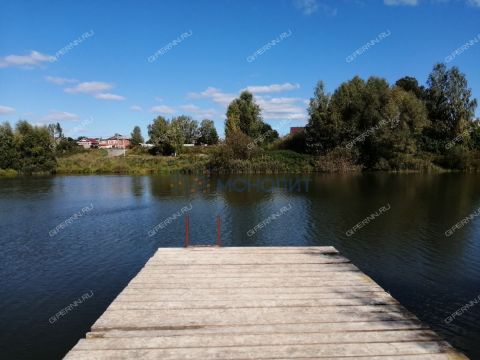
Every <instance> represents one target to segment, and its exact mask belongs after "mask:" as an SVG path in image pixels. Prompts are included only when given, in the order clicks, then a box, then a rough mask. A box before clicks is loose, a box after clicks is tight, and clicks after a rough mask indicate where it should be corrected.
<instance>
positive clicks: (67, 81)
mask: <svg viewBox="0 0 480 360" xmlns="http://www.w3.org/2000/svg"><path fill="white" fill-rule="evenodd" d="M45 80H47V81H48V82H49V83H52V84H56V85H63V84H73V83H76V82H78V80H77V79H67V78H62V77H57V76H45Z"/></svg>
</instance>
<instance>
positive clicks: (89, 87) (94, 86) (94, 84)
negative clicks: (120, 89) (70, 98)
mask: <svg viewBox="0 0 480 360" xmlns="http://www.w3.org/2000/svg"><path fill="white" fill-rule="evenodd" d="M112 87H113V85H112V84H109V83H106V82H101V81H88V82H82V83H80V84H78V85H76V86H74V87H71V88H66V89H65V92H67V93H70V94H73V93H97V92H101V91H105V90H109V89H111V88H112Z"/></svg>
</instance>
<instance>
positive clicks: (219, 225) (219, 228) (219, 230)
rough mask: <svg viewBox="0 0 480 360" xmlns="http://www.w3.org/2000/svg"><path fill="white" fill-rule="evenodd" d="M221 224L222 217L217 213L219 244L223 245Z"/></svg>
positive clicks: (219, 245)
mask: <svg viewBox="0 0 480 360" xmlns="http://www.w3.org/2000/svg"><path fill="white" fill-rule="evenodd" d="M221 226H222V219H221V218H220V216H218V215H217V246H218V247H221V246H222V238H221Z"/></svg>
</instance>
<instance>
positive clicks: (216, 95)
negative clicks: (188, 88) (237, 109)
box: [187, 87, 236, 105]
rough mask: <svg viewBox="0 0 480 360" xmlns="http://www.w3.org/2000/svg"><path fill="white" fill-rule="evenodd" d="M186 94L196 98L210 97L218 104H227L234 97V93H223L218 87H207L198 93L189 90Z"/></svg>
mask: <svg viewBox="0 0 480 360" xmlns="http://www.w3.org/2000/svg"><path fill="white" fill-rule="evenodd" d="M187 96H188V97H189V98H193V99H198V98H210V99H212V100H213V101H214V102H215V103H217V104H220V105H228V104H230V103H231V102H232V100H233V99H235V97H236V95H235V94H230V93H224V92H222V91H220V89H217V88H214V87H208V88H207V89H206V90H205V91H202V92H200V93H195V92H191V93H188V94H187Z"/></svg>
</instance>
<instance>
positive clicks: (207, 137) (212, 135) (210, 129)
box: [198, 119, 218, 145]
mask: <svg viewBox="0 0 480 360" xmlns="http://www.w3.org/2000/svg"><path fill="white" fill-rule="evenodd" d="M199 131H200V137H199V138H198V142H200V143H202V144H207V145H214V144H217V143H218V134H217V129H215V123H214V122H213V120H209V119H204V120H202V122H201V123H200V129H199Z"/></svg>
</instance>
